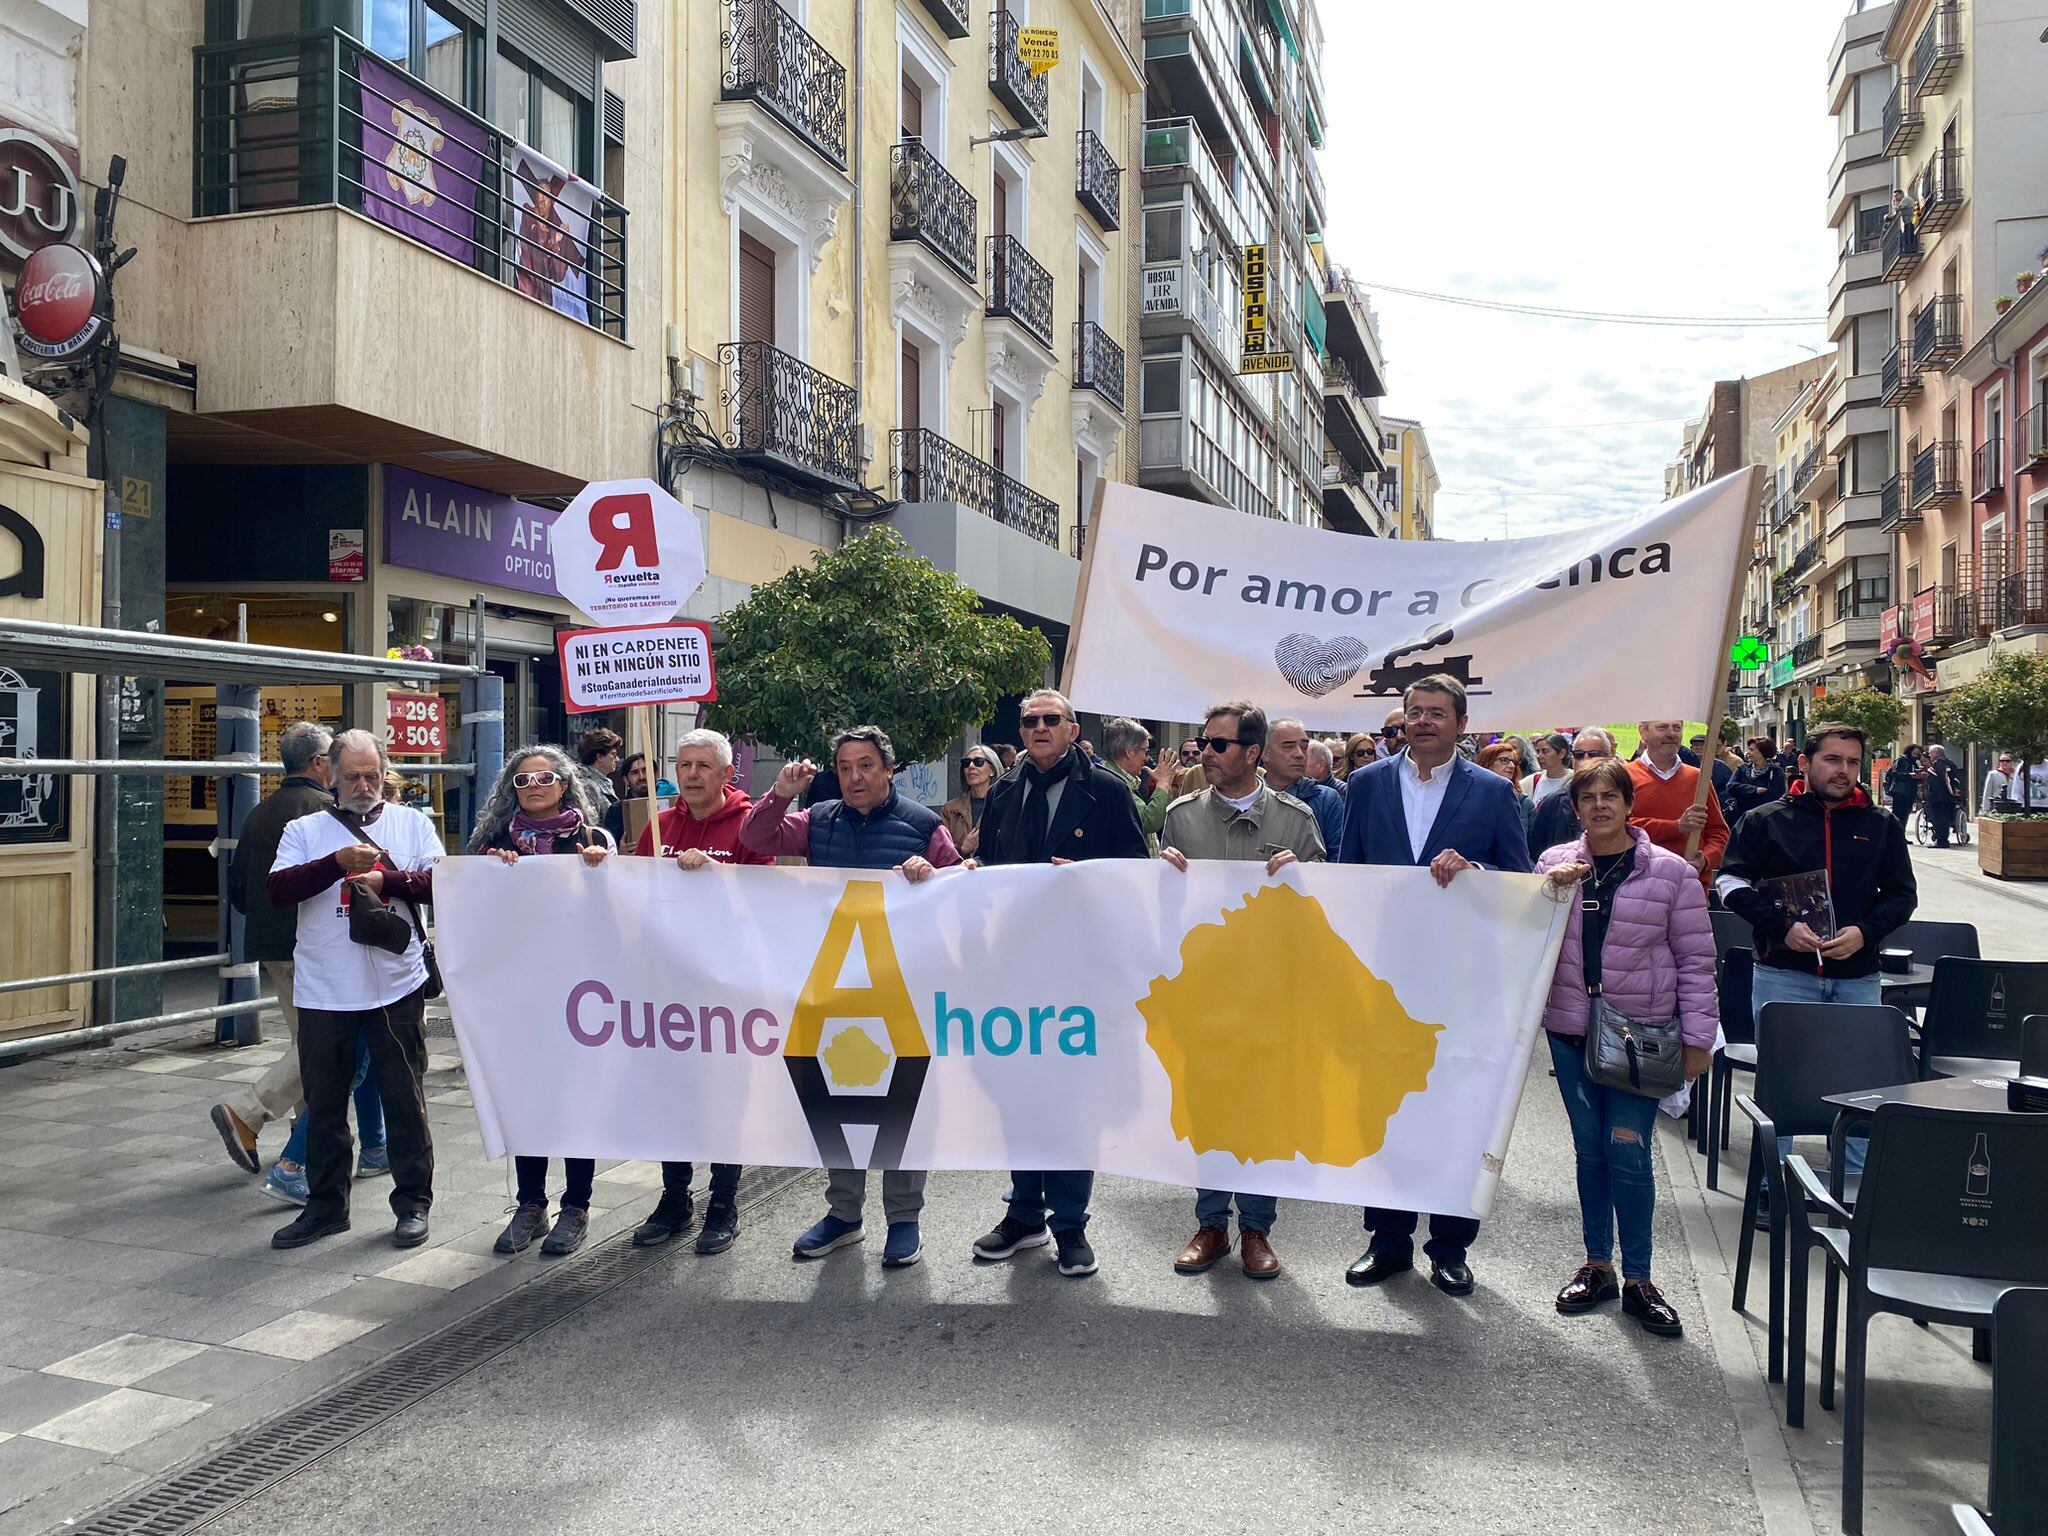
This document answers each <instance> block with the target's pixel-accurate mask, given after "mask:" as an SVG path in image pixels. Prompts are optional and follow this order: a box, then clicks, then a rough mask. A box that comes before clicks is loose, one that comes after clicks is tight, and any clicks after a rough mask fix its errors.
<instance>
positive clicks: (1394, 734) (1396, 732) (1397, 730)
mask: <svg viewBox="0 0 2048 1536" xmlns="http://www.w3.org/2000/svg"><path fill="white" fill-rule="evenodd" d="M1402 729H1403V728H1402V727H1401V726H1398V725H1383V726H1381V727H1380V735H1382V736H1384V737H1385V738H1386V739H1387V740H1388V741H1393V740H1395V739H1396V738H1398V737H1399V736H1400V734H1401V731H1402Z"/></svg>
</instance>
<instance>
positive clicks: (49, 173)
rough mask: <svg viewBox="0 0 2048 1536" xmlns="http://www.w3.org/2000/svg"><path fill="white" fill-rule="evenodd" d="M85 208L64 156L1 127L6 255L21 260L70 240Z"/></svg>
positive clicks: (0, 195)
mask: <svg viewBox="0 0 2048 1536" xmlns="http://www.w3.org/2000/svg"><path fill="white" fill-rule="evenodd" d="M82 206H83V204H82V200H81V198H80V196H79V189H78V174H77V172H75V171H73V170H72V168H71V165H70V162H69V161H67V160H66V159H65V156H64V152H63V151H61V150H59V149H58V148H57V147H56V146H55V145H54V144H52V143H50V142H49V140H47V139H45V138H43V137H42V136H41V135H40V134H34V133H30V132H29V131H28V130H27V129H26V128H11V127H0V252H4V253H5V254H6V255H7V256H10V257H12V258H13V259H14V260H16V261H20V260H22V259H23V258H24V257H26V256H27V255H28V254H29V253H30V252H31V251H36V250H40V249H41V248H42V247H44V246H46V245H49V244H50V243H52V242H53V241H57V240H68V239H70V238H71V234H72V231H73V229H74V228H75V227H76V226H77V223H78V215H79V210H80V208H81V207H82Z"/></svg>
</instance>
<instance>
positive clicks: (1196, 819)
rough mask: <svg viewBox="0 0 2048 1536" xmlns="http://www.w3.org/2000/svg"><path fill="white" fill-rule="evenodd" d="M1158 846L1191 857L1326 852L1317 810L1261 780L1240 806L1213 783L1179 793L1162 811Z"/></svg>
mask: <svg viewBox="0 0 2048 1536" xmlns="http://www.w3.org/2000/svg"><path fill="white" fill-rule="evenodd" d="M1159 846H1160V847H1162V848H1178V849H1179V850H1180V851H1181V852H1182V853H1184V854H1186V855H1187V856H1188V857H1189V858H1191V859H1255V860H1257V861H1258V862H1260V863H1264V862H1265V861H1266V860H1267V859H1270V858H1271V857H1272V856H1273V855H1274V854H1276V853H1279V852H1281V851H1282V850H1286V851H1288V852H1291V853H1292V854H1293V855H1294V856H1295V857H1296V858H1298V859H1300V860H1301V861H1302V862H1303V863H1309V864H1313V863H1319V862H1321V861H1322V860H1323V859H1324V858H1326V857H1328V850H1326V849H1325V848H1324V847H1323V837H1322V834H1321V833H1320V832H1318V831H1317V830H1316V818H1315V813H1314V812H1312V811H1311V810H1309V808H1308V807H1307V806H1305V805H1303V804H1302V803H1301V802H1300V801H1299V800H1297V799H1295V798H1294V797H1293V796H1292V795H1283V794H1281V793H1279V792H1278V791H1277V790H1271V789H1268V788H1266V786H1265V785H1264V783H1261V784H1260V785H1259V798H1258V799H1257V800H1255V801H1253V802H1252V807H1251V809H1250V810H1248V811H1240V810H1238V809H1237V808H1236V807H1235V806H1233V805H1232V804H1231V803H1230V802H1229V801H1228V800H1225V799H1224V798H1223V797H1222V796H1221V795H1219V794H1217V793H1216V791H1215V789H1214V788H1213V787H1211V788H1209V789H1205V790H1203V791H1201V792H1200V793H1199V794H1193V795H1183V796H1182V797H1181V798H1180V799H1178V800H1176V801H1174V802H1173V804H1172V805H1171V806H1169V807H1168V808H1167V811H1166V824H1165V825H1164V826H1163V827H1161V828H1160V831H1159Z"/></svg>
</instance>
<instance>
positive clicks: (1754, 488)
mask: <svg viewBox="0 0 2048 1536" xmlns="http://www.w3.org/2000/svg"><path fill="white" fill-rule="evenodd" d="M1763 478H1764V467H1763V465H1761V464H1752V465H1750V466H1749V485H1748V487H1747V488H1746V489H1745V491H1744V492H1743V501H1742V504H1743V506H1744V507H1745V508H1747V509H1748V514H1749V515H1748V516H1747V517H1745V518H1744V520H1743V524H1742V526H1743V531H1744V533H1745V534H1747V533H1748V532H1749V530H1750V528H1751V527H1752V526H1753V524H1752V519H1753V518H1754V517H1755V516H1756V512H1757V504H1758V502H1759V500H1760V499H1761V498H1762V495H1763ZM1748 585H1749V561H1748V559H1747V558H1746V557H1745V555H1744V553H1743V548H1742V545H1741V544H1740V543H1738V544H1737V545H1736V546H1735V570H1734V573H1733V574H1732V575H1731V576H1730V578H1729V581H1728V615H1727V618H1726V619H1725V620H1723V621H1722V624H1721V649H1720V651H1719V653H1718V656H1717V660H1718V661H1719V662H1720V663H1721V668H1720V669H1717V670H1716V672H1715V674H1714V676H1715V678H1716V679H1717V681H1716V682H1715V684H1714V696H1713V698H1712V699H1711V700H1709V701H1708V704H1707V753H1706V756H1704V757H1702V758H1701V759H1700V781H1699V783H1698V784H1697V785H1696V786H1695V787H1694V789H1693V794H1692V803H1693V808H1694V809H1695V810H1705V809H1706V805H1707V796H1708V795H1709V794H1711V793H1712V792H1713V788H1714V754H1716V753H1717V752H1719V751H1720V750H1721V722H1722V721H1723V720H1724V719H1725V718H1726V717H1727V714H1728V688H1727V685H1726V684H1725V683H1723V682H1721V681H1718V679H1719V678H1720V676H1721V671H1722V670H1725V668H1726V667H1727V665H1729V660H1728V658H1729V655H1730V653H1731V652H1733V651H1734V649H1735V641H1736V639H1737V631H1738V630H1740V628H1741V627H1742V594H1743V591H1744V589H1746V588H1747V587H1748ZM1705 833H1706V829H1705V828H1704V827H1701V828H1698V829H1696V830H1695V831H1692V832H1690V833H1688V834H1686V839H1685V856H1686V857H1687V858H1688V859H1690V858H1692V857H1694V856H1695V855H1697V854H1698V853H1699V851H1700V839H1701V837H1703V836H1704V835H1705Z"/></svg>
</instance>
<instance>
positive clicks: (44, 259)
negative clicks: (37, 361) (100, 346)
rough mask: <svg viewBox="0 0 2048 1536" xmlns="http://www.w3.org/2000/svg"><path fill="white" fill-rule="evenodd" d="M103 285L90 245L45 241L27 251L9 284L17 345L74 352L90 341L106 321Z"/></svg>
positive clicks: (33, 351)
mask: <svg viewBox="0 0 2048 1536" xmlns="http://www.w3.org/2000/svg"><path fill="white" fill-rule="evenodd" d="M106 286H107V281H106V276H105V274H103V273H102V272H101V271H100V264H99V262H98V261H97V260H95V259H94V257H93V255H92V253H91V252H90V251H85V250H81V249H80V248H79V247H77V246H75V245H46V246H44V247H43V248H42V249H41V250H39V251H35V252H32V253H31V254H30V256H29V258H28V260H27V261H25V262H23V263H22V267H21V277H20V279H19V280H18V281H17V282H16V283H15V286H14V316H15V319H17V320H18V321H20V323H21V350H22V351H24V352H27V353H29V354H30V355H32V356H35V357H40V358H44V359H56V358H65V357H75V356H76V355H77V354H78V353H80V352H83V351H84V350H85V349H86V348H87V347H89V346H91V345H92V344H93V342H95V341H96V340H98V339H99V334H100V331H101V330H102V329H103V328H104V327H105V324H106V320H105V317H104V315H103V313H102V311H103V310H104V309H105V307H106Z"/></svg>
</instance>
